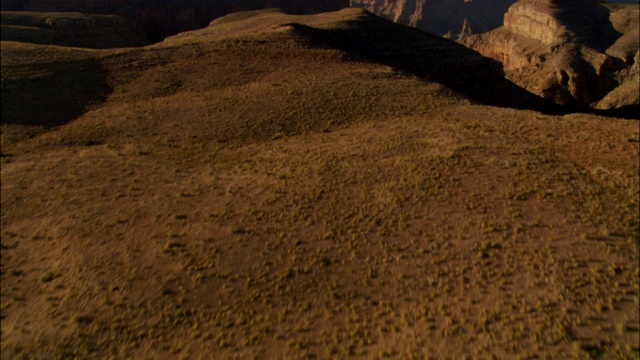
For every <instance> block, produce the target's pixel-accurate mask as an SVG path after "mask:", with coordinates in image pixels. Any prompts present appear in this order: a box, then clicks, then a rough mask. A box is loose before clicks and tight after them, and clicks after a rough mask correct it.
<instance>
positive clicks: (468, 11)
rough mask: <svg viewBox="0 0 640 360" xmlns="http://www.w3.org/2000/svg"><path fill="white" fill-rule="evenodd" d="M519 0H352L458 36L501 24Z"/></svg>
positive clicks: (395, 17)
mask: <svg viewBox="0 0 640 360" xmlns="http://www.w3.org/2000/svg"><path fill="white" fill-rule="evenodd" d="M515 1H516V0H351V6H353V7H360V8H364V9H366V10H368V11H370V12H372V13H374V14H376V15H379V16H382V17H385V18H387V19H389V20H391V21H394V22H397V23H400V24H403V25H409V26H413V27H417V28H419V29H422V30H426V31H429V32H431V33H434V34H436V35H441V36H444V35H446V37H451V38H454V39H455V38H456V37H457V35H458V34H459V33H468V32H469V31H472V32H474V33H480V32H486V31H489V30H493V29H495V28H497V27H499V26H500V25H502V18H503V16H504V13H505V12H506V11H507V9H508V8H509V6H510V5H511V4H513V3H514V2H515Z"/></svg>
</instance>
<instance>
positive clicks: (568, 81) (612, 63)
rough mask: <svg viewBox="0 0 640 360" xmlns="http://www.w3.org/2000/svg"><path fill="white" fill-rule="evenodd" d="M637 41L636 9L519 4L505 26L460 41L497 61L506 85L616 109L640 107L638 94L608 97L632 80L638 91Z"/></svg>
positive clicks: (561, 2) (591, 0) (589, 3)
mask: <svg viewBox="0 0 640 360" xmlns="http://www.w3.org/2000/svg"><path fill="white" fill-rule="evenodd" d="M637 39H638V6H637V5H621V4H602V3H599V2H598V1H595V0H571V1H569V0H520V1H518V2H517V3H515V4H514V5H512V6H511V7H510V8H509V11H508V12H507V13H506V14H505V16H504V26H502V27H500V28H498V29H496V30H493V31H491V32H488V33H484V34H478V35H470V36H463V37H461V38H460V39H459V42H461V43H462V44H464V45H466V46H468V47H470V48H473V49H475V50H477V51H479V52H480V53H481V54H483V55H485V56H488V57H491V58H493V59H496V60H498V61H500V62H501V63H502V64H503V65H504V68H505V71H506V74H507V76H508V77H509V78H510V79H511V80H512V81H514V82H516V83H517V84H519V85H521V86H523V87H524V88H526V89H528V90H530V91H532V92H534V93H536V94H539V95H541V96H543V97H545V98H547V99H550V100H553V101H555V102H556V103H559V104H562V105H572V106H579V107H598V108H608V107H616V108H619V107H625V106H637V104H638V95H637V91H635V94H634V92H631V91H627V90H625V91H623V90H620V89H618V90H616V92H613V91H614V89H616V88H618V87H619V86H621V85H622V84H625V83H627V82H629V81H631V84H633V81H634V80H633V79H634V76H635V79H636V80H635V85H636V86H635V88H636V90H637V53H638V42H637ZM634 69H636V70H634ZM632 87H633V86H632V85H625V89H626V88H632ZM616 93H620V94H622V93H624V96H616V95H615V94H616ZM609 94H611V96H609ZM612 97H613V98H615V99H613V98H612ZM605 99H607V100H606V101H605V102H604V103H601V102H602V101H604V100H605Z"/></svg>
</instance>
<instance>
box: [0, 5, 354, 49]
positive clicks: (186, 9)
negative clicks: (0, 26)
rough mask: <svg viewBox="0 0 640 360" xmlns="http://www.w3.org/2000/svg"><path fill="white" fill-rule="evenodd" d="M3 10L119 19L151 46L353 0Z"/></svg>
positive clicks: (328, 8) (12, 7) (332, 8)
mask: <svg viewBox="0 0 640 360" xmlns="http://www.w3.org/2000/svg"><path fill="white" fill-rule="evenodd" d="M1 5H2V6H1V8H2V10H5V11H6V10H8V11H33V12H79V13H90V14H110V15H119V16H122V17H123V18H125V19H126V20H127V24H128V26H129V28H130V30H131V31H132V32H134V33H136V34H139V35H143V36H145V37H146V38H148V39H149V41H151V42H155V41H160V40H162V39H164V38H165V37H167V36H170V35H174V34H177V33H179V32H182V31H187V30H193V29H197V28H202V27H205V26H207V25H208V24H209V22H210V21H211V20H213V19H215V18H218V17H221V16H224V15H227V14H229V13H231V12H237V11H247V10H256V9H264V8H270V7H276V8H281V9H283V10H285V11H287V12H290V13H295V14H312V13H319V12H325V11H335V10H340V9H343V8H345V7H348V6H349V0H307V1H298V0H244V1H237V0H209V1H203V0H3V1H2V2H1Z"/></svg>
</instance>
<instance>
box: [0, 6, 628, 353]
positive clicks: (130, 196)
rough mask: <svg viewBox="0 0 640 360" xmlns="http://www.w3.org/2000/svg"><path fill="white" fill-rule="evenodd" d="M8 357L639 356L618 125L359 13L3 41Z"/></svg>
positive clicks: (461, 51)
mask: <svg viewBox="0 0 640 360" xmlns="http://www.w3.org/2000/svg"><path fill="white" fill-rule="evenodd" d="M1 52H2V63H1V76H2V124H1V132H2V133H1V140H2V142H1V149H0V150H1V152H2V158H1V201H2V207H1V222H0V225H1V232H0V234H1V260H2V261H1V284H2V288H1V295H0V300H1V341H2V350H1V357H2V359H75V358H77V359H252V358H258V359H261V358H266V359H314V358H315V359H329V358H336V359H343V358H354V359H383V358H397V359H412V358H415V359H427V358H433V359H462V358H482V359H484V358H499V359H508V358H518V357H519V358H522V359H547V358H548V359H562V358H577V359H637V358H638V356H639V345H638V344H639V342H640V330H639V310H638V306H639V297H638V295H639V276H640V266H639V263H638V260H639V247H638V244H639V243H638V242H639V228H638V227H639V215H638V208H639V186H640V182H639V177H640V176H639V170H640V168H639V167H640V166H639V151H640V150H639V140H640V130H639V126H638V125H639V122H638V120H637V119H621V118H616V117H612V116H609V115H611V114H610V113H607V112H604V111H602V112H600V113H598V115H596V114H595V113H572V112H569V111H567V110H566V109H563V108H560V107H558V106H557V105H555V104H552V103H550V102H547V101H545V100H544V99H542V98H539V97H537V96H535V95H533V94H530V93H528V92H526V91H525V90H523V89H521V88H519V87H517V86H516V85H514V84H513V83H512V82H510V81H508V80H506V79H505V78H504V72H503V71H502V66H501V64H499V63H498V62H497V61H494V60H491V59H488V58H484V57H481V56H480V55H479V54H478V53H476V52H474V51H471V50H469V49H467V48H465V47H463V46H462V45H459V44H457V43H455V42H453V41H449V40H446V39H442V38H440V37H437V36H434V35H430V34H427V33H423V32H421V31H419V30H416V29H411V28H407V27H403V26H401V25H398V24H394V23H391V22H388V21H385V20H382V19H379V18H377V17H375V16H373V15H371V14H369V13H366V12H365V11H363V10H360V9H344V10H341V11H338V12H330V13H323V14H318V15H286V14H284V13H282V12H279V11H276V10H265V11H255V12H244V13H237V14H232V15H228V16H226V17H223V18H219V19H217V20H214V21H213V22H212V23H211V25H210V26H208V27H207V28H204V29H201V30H195V31H192V32H186V33H181V34H178V35H176V36H173V37H170V38H168V39H166V40H164V41H163V42H160V43H157V44H154V45H150V46H146V47H133V48H117V49H102V50H97V49H87V48H78V47H63V46H54V45H39V44H30V43H24V42H15V41H2V43H1Z"/></svg>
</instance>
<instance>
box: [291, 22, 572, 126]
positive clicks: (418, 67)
mask: <svg viewBox="0 0 640 360" xmlns="http://www.w3.org/2000/svg"><path fill="white" fill-rule="evenodd" d="M286 26H291V27H293V29H294V31H296V32H297V33H298V34H299V35H300V36H301V37H303V38H304V39H307V41H309V43H310V46H315V47H326V48H337V49H340V50H342V51H345V52H348V53H351V54H353V55H355V56H356V57H357V58H358V59H360V60H365V61H373V62H377V63H382V64H386V65H388V66H391V67H394V68H396V69H399V70H402V71H405V72H408V73H411V74H413V75H415V76H417V77H419V78H421V79H423V80H426V81H432V82H438V83H441V84H443V85H445V86H448V87H450V88H452V89H454V90H456V91H458V92H460V93H462V94H464V95H467V96H468V97H469V98H470V99H472V100H474V101H478V102H480V103H484V104H488V105H494V106H500V107H508V108H516V109H527V110H535V111H539V112H542V113H547V114H562V113H567V112H569V110H568V109H565V108H562V107H560V106H558V105H556V104H555V103H553V102H551V101H548V100H545V99H543V98H541V97H539V96H537V95H535V94H532V93H530V92H528V91H526V90H524V89H522V88H521V87H519V86H517V85H515V84H514V83H512V82H511V81H508V80H507V79H505V77H504V71H503V68H502V64H501V63H499V62H498V61H495V60H493V59H489V58H486V57H483V56H481V55H480V54H479V53H477V52H475V51H473V50H471V49H469V48H466V47H464V46H462V45H460V44H458V43H456V42H453V41H450V40H447V39H444V38H441V37H438V36H435V35H432V34H429V33H426V32H423V31H420V30H417V29H414V28H410V27H406V26H402V25H398V24H395V23H392V22H390V21H387V20H384V19H382V18H379V17H377V16H374V15H372V14H369V13H363V14H362V15H361V16H360V18H359V19H357V20H354V21H351V22H348V23H346V25H345V26H343V27H341V28H332V29H318V28H313V27H310V26H307V25H302V24H298V23H291V24H286Z"/></svg>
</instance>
